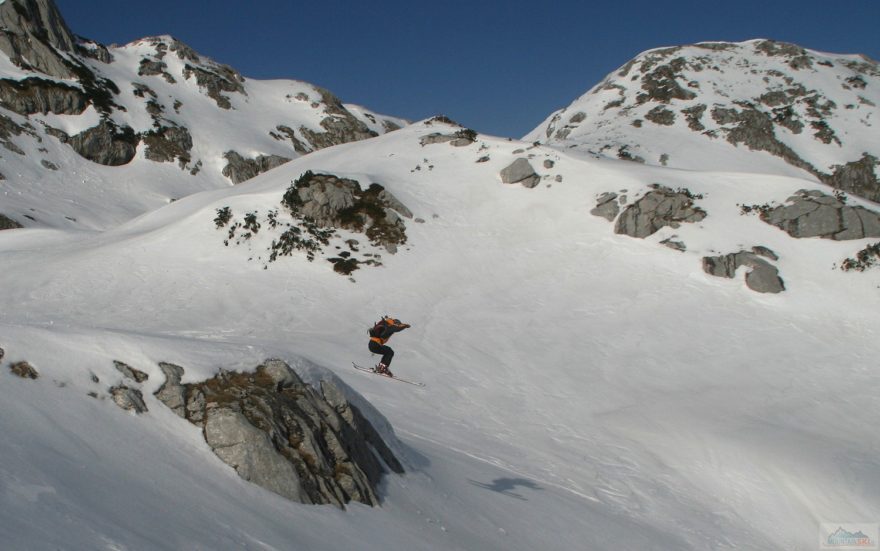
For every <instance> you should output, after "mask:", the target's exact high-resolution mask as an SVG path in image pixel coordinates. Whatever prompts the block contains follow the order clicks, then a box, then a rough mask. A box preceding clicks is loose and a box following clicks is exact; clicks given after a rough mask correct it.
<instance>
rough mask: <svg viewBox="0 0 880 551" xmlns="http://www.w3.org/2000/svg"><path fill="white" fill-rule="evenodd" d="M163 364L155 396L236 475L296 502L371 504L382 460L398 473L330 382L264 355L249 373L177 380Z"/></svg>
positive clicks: (399, 469)
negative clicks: (310, 380) (316, 382)
mask: <svg viewBox="0 0 880 551" xmlns="http://www.w3.org/2000/svg"><path fill="white" fill-rule="evenodd" d="M164 365H165V367H163V368H162V369H163V372H165V373H166V374H167V375H170V377H169V378H168V379H167V380H166V382H165V384H164V385H163V388H162V389H160V391H159V392H157V394H156V397H157V398H159V399H160V400H161V401H163V402H164V403H166V405H168V406H169V407H171V408H172V409H173V410H174V411H175V412H176V413H177V414H178V415H181V416H182V417H184V418H186V419H187V420H189V421H190V422H192V423H193V424H195V425H197V426H199V427H201V428H202V429H203V434H204V436H205V440H206V441H207V443H208V445H209V446H211V449H212V450H214V453H215V454H217V456H218V457H219V458H220V459H221V460H223V461H224V462H225V463H226V464H228V465H229V466H231V467H232V468H233V469H235V470H236V472H237V473H238V474H239V476H241V477H242V478H244V479H245V480H249V481H251V482H253V483H255V484H258V485H259V486H262V487H263V488H266V489H267V490H269V491H272V492H275V493H277V494H279V495H281V496H284V497H286V498H288V499H292V500H295V501H299V502H302V503H315V504H321V503H329V504H334V505H337V506H343V505H344V504H345V503H348V502H349V501H359V502H361V503H365V504H368V505H378V504H379V496H378V493H377V492H378V490H377V488H378V484H379V482H380V481H381V478H382V476H383V475H384V473H385V472H386V469H385V466H387V467H388V468H390V469H391V470H392V471H394V472H398V473H401V472H403V467H402V466H401V464H400V462H399V461H398V460H397V459H396V458H395V457H394V454H393V452H392V451H391V449H390V448H389V447H388V445H387V444H386V443H385V442H384V441H383V440H382V438H381V437H380V436H379V434H378V432H377V431H376V430H375V428H374V427H373V426H372V425H371V424H370V423H369V422H368V421H367V420H366V419H365V418H364V417H363V415H362V414H361V413H360V411H359V410H358V409H357V408H356V407H355V406H354V405H352V404H351V403H350V402H349V401H348V400H346V399H345V397H344V394H343V393H342V391H341V390H340V389H339V387H338V386H337V385H335V384H334V383H331V382H329V381H323V382H322V383H321V388H320V390H318V389H315V388H314V387H312V386H310V385H307V384H305V383H304V382H303V381H302V379H301V378H300V377H299V376H298V375H297V374H296V373H295V372H294V371H293V370H292V369H291V368H290V367H289V366H288V365H287V364H286V363H284V362H283V361H281V360H267V361H266V362H264V363H263V364H262V365H260V366H258V367H257V368H256V370H255V371H254V372H253V373H237V372H228V371H222V372H221V373H220V374H218V375H217V376H216V377H214V378H212V379H209V380H207V381H204V382H201V383H193V384H186V385H182V384H180V376H181V375H182V374H183V369H182V368H180V367H179V366H171V364H164ZM380 458H381V460H380ZM383 463H384V465H383Z"/></svg>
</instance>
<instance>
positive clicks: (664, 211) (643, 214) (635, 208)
mask: <svg viewBox="0 0 880 551" xmlns="http://www.w3.org/2000/svg"><path fill="white" fill-rule="evenodd" d="M652 188H653V190H652V191H649V192H648V193H646V194H645V195H644V197H642V198H641V199H639V200H638V201H636V202H635V203H633V204H631V205H629V206H628V207H627V208H626V209H625V210H624V211H623V214H621V215H620V217H618V218H617V223H616V224H615V226H614V232H615V233H619V234H624V235H629V236H630V237H638V238H644V237H647V236H649V235H651V234H653V233H655V232H656V231H657V230H659V229H660V228H662V227H664V226H671V227H673V228H676V227H678V226H679V224H681V223H693V222H699V221H700V220H702V219H703V218H705V217H706V212H705V211H704V210H702V209H701V208H699V207H696V206H694V196H693V195H692V194H691V193H690V192H688V191H687V190H679V191H673V190H671V189H669V188H666V187H663V186H660V185H658V184H654V185H653V186H652Z"/></svg>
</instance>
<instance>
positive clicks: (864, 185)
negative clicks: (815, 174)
mask: <svg viewBox="0 0 880 551" xmlns="http://www.w3.org/2000/svg"><path fill="white" fill-rule="evenodd" d="M878 166H880V160H878V159H877V157H875V156H873V155H869V154H867V153H864V154H863V155H862V158H861V159H859V160H858V161H852V162H849V163H846V164H844V165H835V166H833V167H831V168H832V171H833V172H832V173H831V174H830V175H820V178H821V180H822V181H823V182H824V183H826V184H828V185H829V186H832V187H835V188H837V189H841V190H843V191H846V192H848V193H852V194H854V195H858V196H859V197H864V198H866V199H870V200H871V201H874V202H880V181H878V179H877V168H876V167H878Z"/></svg>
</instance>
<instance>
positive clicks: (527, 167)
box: [501, 157, 541, 188]
mask: <svg viewBox="0 0 880 551" xmlns="http://www.w3.org/2000/svg"><path fill="white" fill-rule="evenodd" d="M540 181H541V177H540V176H538V174H537V173H536V172H535V169H534V168H533V167H532V165H531V163H529V160H528V159H525V158H522V157H520V158H519V159H517V160H515V161H513V162H512V163H510V164H509V165H507V166H506V167H504V169H503V170H502V171H501V182H502V183H504V184H522V186H523V187H527V188H533V187H535V186H537V185H538V183H539V182H540Z"/></svg>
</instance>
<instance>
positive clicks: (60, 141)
mask: <svg viewBox="0 0 880 551" xmlns="http://www.w3.org/2000/svg"><path fill="white" fill-rule="evenodd" d="M18 2H19V0H16V1H15V2H9V3H6V4H5V5H3V6H0V12H2V13H0V18H2V21H0V23H2V24H3V25H4V28H5V32H6V33H7V34H5V35H4V36H5V37H6V38H4V39H3V40H12V41H13V42H14V44H13V46H14V47H12V46H10V47H8V48H7V47H4V46H5V43H4V42H3V40H0V156H2V165H0V180H2V185H3V191H4V195H3V200H2V203H0V215H3V216H5V217H6V218H8V219H10V220H12V221H14V222H15V223H17V224H19V225H23V226H27V227H55V228H72V229H89V230H90V229H104V228H107V227H111V226H114V225H116V224H119V223H121V222H123V221H125V220H128V219H130V218H131V217H133V216H136V215H138V214H141V213H143V212H146V211H149V210H152V209H155V208H157V207H159V206H162V205H163V204H166V203H168V202H170V201H174V200H177V199H179V198H180V197H183V196H186V195H188V194H190V193H194V192H197V191H202V190H207V189H217V188H222V187H228V186H229V185H231V184H233V183H239V182H241V181H244V180H246V179H248V178H250V177H253V176H254V175H256V174H258V173H260V172H264V171H266V170H268V169H271V168H273V167H275V166H278V165H280V164H282V163H284V162H286V161H288V160H290V159H292V158H296V157H299V156H301V155H303V154H306V153H309V152H311V151H314V150H317V149H320V148H323V147H327V146H330V145H335V144H337V143H344V142H347V141H352V140H358V139H364V138H369V137H371V136H375V135H378V134H381V133H385V132H388V131H391V130H394V129H396V128H398V127H400V126H403V125H405V124H406V122H405V121H403V120H401V119H398V118H394V117H386V116H380V115H376V114H374V113H372V112H370V111H369V110H367V109H365V108H363V107H360V106H354V105H345V104H343V103H341V102H340V100H339V99H338V98H336V97H335V96H333V95H332V94H331V93H330V92H328V91H327V90H324V89H321V88H319V87H316V86H314V85H312V84H308V83H305V82H300V81H294V80H275V81H260V80H253V79H247V78H245V77H243V76H242V75H240V74H239V73H238V72H237V71H236V70H235V69H233V68H231V67H229V66H226V65H222V64H219V63H216V62H214V61H212V60H210V59H208V58H206V57H204V56H201V55H199V54H198V53H196V52H195V51H193V50H192V49H191V48H189V47H187V46H186V45H185V44H183V43H181V42H180V41H178V40H176V39H174V38H172V37H169V36H160V37H152V38H144V39H141V40H137V41H135V42H132V43H131V44H127V45H125V46H120V47H110V48H106V47H104V46H103V45H100V44H96V43H94V42H90V41H85V40H83V39H77V38H74V36H73V35H72V34H70V32H69V31H67V30H66V26H64V24H63V20H62V19H60V17H61V16H60V14H57V9H56V8H55V7H54V4H53V3H52V2H51V1H49V0H39V1H38V2H34V3H33V6H36V7H33V6H32V9H33V10H34V13H32V14H31V15H30V17H24V18H23V19H20V18H19V17H20V14H21V13H30V12H27V11H26V10H25V11H24V12H23V11H22V8H21V7H20V6H19V7H16V6H18ZM39 14H43V15H44V18H45V19H46V20H48V21H52V22H55V23H56V24H57V23H60V25H61V26H62V27H63V29H59V30H57V32H56V33H47V31H46V27H45V25H47V24H48V23H44V22H43V21H41V20H40V18H39V17H38V16H39ZM46 34H49V35H52V34H58V35H60V36H61V37H62V38H59V39H57V41H55V42H53V43H51V44H49V43H44V38H43V37H44V36H45V35H46ZM10 37H11V38H10ZM16 40H17V41H18V42H15V41H16ZM74 42H75V44H74ZM22 44H34V45H37V46H40V47H41V48H43V49H45V50H47V51H49V52H50V53H45V52H43V51H42V50H40V51H36V50H34V51H31V52H30V53H29V54H28V55H29V56H30V57H28V58H25V57H21V56H18V55H16V53H17V52H19V51H20V50H21V49H22V48H23V47H24V46H22ZM65 48H67V50H65ZM42 54H45V57H46V59H48V60H49V61H46V62H43V63H38V62H37V61H35V59H37V60H38V61H39V60H40V59H43V58H42V57H40V58H36V57H35V56H37V55H42ZM50 54H51V55H50ZM50 61H51V63H50Z"/></svg>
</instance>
